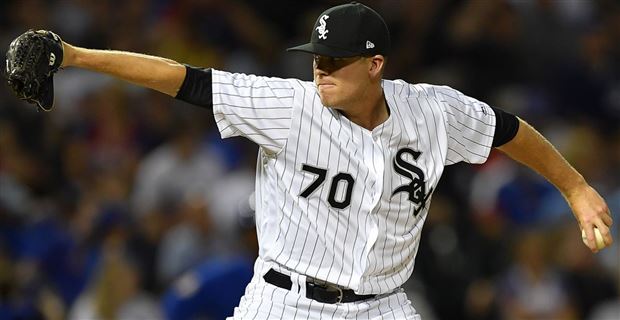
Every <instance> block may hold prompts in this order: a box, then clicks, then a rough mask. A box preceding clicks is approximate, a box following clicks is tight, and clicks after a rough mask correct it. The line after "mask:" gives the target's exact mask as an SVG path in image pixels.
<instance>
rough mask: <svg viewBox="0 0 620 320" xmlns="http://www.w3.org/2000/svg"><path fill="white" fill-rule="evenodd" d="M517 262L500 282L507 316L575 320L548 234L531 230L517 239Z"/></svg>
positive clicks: (502, 301) (503, 309) (500, 298)
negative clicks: (551, 251) (551, 249)
mask: <svg viewBox="0 0 620 320" xmlns="http://www.w3.org/2000/svg"><path fill="white" fill-rule="evenodd" d="M517 239H518V240H517V241H516V243H515V245H514V252H513V253H514V264H513V265H512V266H511V267H510V268H509V269H508V270H507V272H506V273H505V274H504V276H503V279H502V280H501V281H500V288H499V308H500V313H501V315H502V318H504V319H515V320H516V319H574V318H575V317H576V314H575V309H574V307H573V305H572V304H571V301H570V297H569V295H568V293H567V286H566V283H565V282H564V280H563V279H562V277H561V274H560V273H559V272H558V270H556V268H555V267H554V266H553V265H552V264H550V259H549V246H548V242H547V239H546V234H545V233H542V232H540V231H529V232H526V233H524V234H522V235H521V236H520V237H518V238H517Z"/></svg>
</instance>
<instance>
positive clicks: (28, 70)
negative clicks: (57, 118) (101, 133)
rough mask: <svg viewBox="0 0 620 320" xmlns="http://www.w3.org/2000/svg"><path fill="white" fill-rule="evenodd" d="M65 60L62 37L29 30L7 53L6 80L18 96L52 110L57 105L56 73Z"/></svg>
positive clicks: (51, 33) (49, 32) (18, 38)
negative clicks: (55, 91) (55, 97)
mask: <svg viewBox="0 0 620 320" xmlns="http://www.w3.org/2000/svg"><path fill="white" fill-rule="evenodd" d="M62 60H63V45H62V40H61V39H60V37H59V36H58V35H57V34H55V33H53V32H51V31H46V30H38V31H34V30H29V31H27V32H25V33H23V34H21V35H20V36H19V37H17V38H15V40H13V42H11V45H10V46H9V50H8V51H7V53H6V75H5V76H6V80H7V82H8V84H9V87H11V89H13V92H14V93H15V95H16V96H17V97H18V98H19V99H22V100H24V101H27V102H29V103H32V104H36V105H37V106H38V107H39V108H40V109H41V110H45V111H50V110H51V109H52V107H53V106H54V73H56V72H57V71H58V70H59V68H60V66H61V63H62Z"/></svg>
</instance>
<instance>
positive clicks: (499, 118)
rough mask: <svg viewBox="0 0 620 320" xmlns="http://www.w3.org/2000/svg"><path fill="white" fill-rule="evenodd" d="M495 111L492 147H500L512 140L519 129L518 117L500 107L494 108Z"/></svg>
mask: <svg viewBox="0 0 620 320" xmlns="http://www.w3.org/2000/svg"><path fill="white" fill-rule="evenodd" d="M491 109H493V112H495V135H493V147H500V146H502V145H503V144H505V143H506V142H508V141H510V140H512V139H513V138H514V137H515V136H516V135H517V131H519V119H518V118H517V117H516V116H515V115H513V114H510V113H508V112H505V111H504V110H502V109H498V108H494V107H491Z"/></svg>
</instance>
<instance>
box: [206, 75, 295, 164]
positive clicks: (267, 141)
mask: <svg viewBox="0 0 620 320" xmlns="http://www.w3.org/2000/svg"><path fill="white" fill-rule="evenodd" d="M212 90H213V115H214V117H215V122H216V124H217V127H218V129H219V131H220V135H221V136H222V138H228V137H234V136H243V137H246V138H248V139H250V140H252V141H254V142H255V143H256V144H258V145H259V146H261V147H262V148H264V149H266V150H267V151H268V152H271V153H277V152H279V151H280V150H281V149H282V148H283V147H284V145H285V144H286V141H287V137H288V134H289V130H290V127H291V115H292V109H293V99H294V96H295V89H294V86H293V82H292V81H291V80H287V79H279V78H269V77H260V76H255V75H246V74H241V73H229V72H225V71H219V70H213V71H212Z"/></svg>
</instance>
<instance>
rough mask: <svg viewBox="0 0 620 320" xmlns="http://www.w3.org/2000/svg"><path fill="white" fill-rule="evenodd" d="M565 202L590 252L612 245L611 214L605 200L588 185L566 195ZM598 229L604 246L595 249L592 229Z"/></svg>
mask: <svg viewBox="0 0 620 320" xmlns="http://www.w3.org/2000/svg"><path fill="white" fill-rule="evenodd" d="M566 200H567V201H568V204H569V205H570V207H571V209H572V210H573V214H574V215H575V218H577V222H579V226H580V227H581V229H582V230H584V231H585V234H586V238H587V246H588V248H590V250H591V251H592V252H598V251H599V250H601V249H603V248H605V247H609V246H610V245H611V244H612V243H613V239H612V237H611V233H610V227H611V225H612V223H613V220H612V218H611V212H610V210H609V207H608V206H607V203H605V200H603V198H602V197H601V196H600V195H599V193H598V192H596V190H594V188H592V187H591V186H589V185H585V186H583V187H580V188H579V190H573V191H572V192H571V193H570V194H569V195H566ZM595 227H596V228H598V229H599V231H600V232H601V234H602V236H603V240H604V243H605V246H604V247H603V248H597V245H596V240H595V235H594V228H595Z"/></svg>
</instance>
